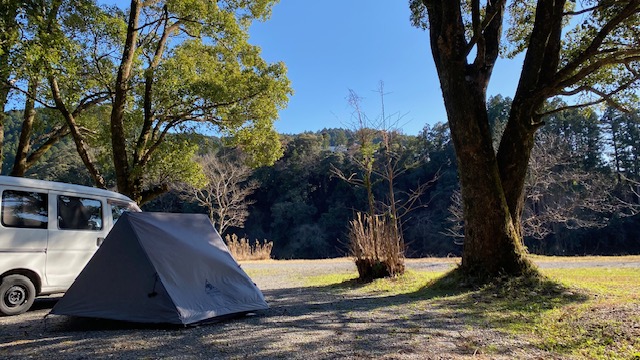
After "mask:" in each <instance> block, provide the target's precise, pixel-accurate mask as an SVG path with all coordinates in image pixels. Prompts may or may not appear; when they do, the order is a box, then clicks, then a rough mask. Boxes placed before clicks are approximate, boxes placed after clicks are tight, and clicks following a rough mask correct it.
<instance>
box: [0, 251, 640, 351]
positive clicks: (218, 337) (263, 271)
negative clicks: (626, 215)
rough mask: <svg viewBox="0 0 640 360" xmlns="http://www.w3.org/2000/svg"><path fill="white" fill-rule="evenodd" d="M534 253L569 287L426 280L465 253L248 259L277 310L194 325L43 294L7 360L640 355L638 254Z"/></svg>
mask: <svg viewBox="0 0 640 360" xmlns="http://www.w3.org/2000/svg"><path fill="white" fill-rule="evenodd" d="M534 260H535V261H536V262H537V263H538V264H539V265H540V267H541V268H542V269H543V272H545V273H549V276H551V277H553V278H554V279H557V281H559V282H561V283H562V284H565V285H566V286H567V287H566V288H562V289H561V290H560V289H558V291H557V292H556V291H555V289H552V291H551V292H549V293H545V291H544V290H541V289H538V288H532V289H531V290H530V291H527V292H526V293H522V292H520V293H519V294H510V293H509V290H510V289H509V288H508V287H507V288H502V289H501V288H485V289H481V290H478V291H467V292H458V293H449V294H447V293H446V292H442V291H438V290H432V289H429V288H428V287H425V285H427V284H428V283H429V281H431V280H432V279H435V278H436V277H438V276H439V275H441V274H443V273H444V272H446V271H447V270H448V269H450V268H452V267H453V266H455V264H456V262H457V261H458V259H419V260H409V261H408V262H407V267H408V269H409V270H410V271H409V272H408V275H407V276H406V277H404V278H402V279H399V280H395V282H394V281H393V280H392V281H390V280H383V281H377V282H374V283H372V284H368V285H362V284H356V283H354V282H353V281H349V279H351V278H353V277H355V266H354V264H353V262H351V261H350V260H349V259H332V260H314V261H311V260H304V261H302V260H291V261H255V262H243V263H242V267H243V268H244V269H245V271H246V272H247V273H248V274H249V276H250V277H251V278H252V279H253V281H254V282H256V284H257V285H258V287H259V288H261V289H262V290H263V293H264V295H265V297H266V299H267V302H268V303H269V305H270V306H271V308H270V309H269V310H263V311H259V312H257V313H256V314H255V315H251V316H247V317H242V318H239V319H234V320H230V321H225V322H222V323H218V324H208V325H201V326H196V327H186V328H185V327H175V326H154V325H139V324H129V323H120V322H114V321H104V320H99V321H98V320H82V319H76V318H70V317H65V316H50V317H48V318H47V319H46V320H44V319H43V318H44V316H45V315H46V314H47V313H48V312H49V311H50V309H51V307H52V306H53V305H54V304H55V301H56V300H55V299H45V300H38V301H37V303H36V305H35V306H34V308H33V309H32V310H31V311H29V312H27V313H26V314H22V315H19V316H14V317H4V318H0V329H1V330H0V358H9V357H11V358H33V359H48V358H57V359H60V360H62V359H92V358H109V359H134V358H135V359H137V358H146V359H203V358H208V359H216V358H217V359H234V358H235V359H240V358H249V359H311V358H313V359H333V358H356V359H360V358H364V359H367V358H371V359H373V358H376V359H377V358H383V359H385V358H386V359H465V358H474V359H477V358H480V359H512V358H519V359H541V358H544V359H550V358H551V359H554V358H555V359H562V358H598V357H602V358H616V356H619V357H618V358H633V356H636V357H637V356H638V355H639V354H640V343H639V342H638V340H637V339H638V338H640V316H639V314H640V298H639V297H638V294H640V288H639V287H640V257H639V256H632V257H605V258H603V257H595V258H570V259H565V258H548V257H535V258H534ZM599 282H600V283H602V284H608V285H607V286H598V283H599ZM576 286H577V287H576ZM578 287H579V288H578ZM580 288H582V289H584V290H581V289H580ZM585 288H586V289H585Z"/></svg>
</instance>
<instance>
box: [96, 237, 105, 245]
mask: <svg viewBox="0 0 640 360" xmlns="http://www.w3.org/2000/svg"><path fill="white" fill-rule="evenodd" d="M103 242H104V238H103V237H99V238H98V240H97V241H96V246H100V245H102V243H103Z"/></svg>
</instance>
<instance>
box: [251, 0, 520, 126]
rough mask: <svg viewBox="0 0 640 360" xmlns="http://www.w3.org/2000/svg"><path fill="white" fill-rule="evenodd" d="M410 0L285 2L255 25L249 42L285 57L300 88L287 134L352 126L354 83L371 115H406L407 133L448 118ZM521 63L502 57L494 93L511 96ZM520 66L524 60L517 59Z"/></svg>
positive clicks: (270, 56) (287, 117)
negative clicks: (379, 90)
mask: <svg viewBox="0 0 640 360" xmlns="http://www.w3.org/2000/svg"><path fill="white" fill-rule="evenodd" d="M409 14H410V11H409V6H408V1H392V0H373V1H372V0H369V1H365V0H325V1H302V0H281V1H280V3H278V4H277V5H276V6H275V7H274V9H273V14H272V17H271V19H270V20H268V21H267V22H265V23H257V24H255V25H253V26H252V27H251V30H250V35H251V42H252V43H253V44H254V45H258V46H260V47H261V48H262V51H263V57H264V58H265V59H266V60H267V61H284V62H285V64H286V65H287V67H288V71H289V73H288V74H289V79H290V80H291V82H292V86H293V89H294V91H295V94H294V95H293V96H292V97H291V99H290V101H289V106H288V108H287V109H285V110H283V111H282V112H281V113H280V120H278V121H277V122H276V128H277V129H278V130H279V131H280V132H284V133H300V132H303V131H317V130H320V129H322V128H324V127H327V128H329V127H351V126H350V124H352V122H353V121H352V119H351V113H352V109H351V108H350V107H349V105H348V103H347V100H346V97H347V96H348V94H349V89H352V90H353V91H355V92H356V93H357V94H358V95H359V96H360V97H362V98H363V100H362V101H363V103H362V104H363V108H364V111H365V113H366V114H367V116H369V117H370V118H375V117H377V116H379V115H380V113H381V111H380V104H381V102H380V97H379V94H378V93H377V92H376V89H377V88H378V84H379V82H380V81H383V82H384V88H385V93H387V95H385V112H386V114H395V116H392V117H391V120H397V119H398V116H401V119H400V121H399V122H398V125H399V126H400V127H401V128H402V130H403V132H404V133H406V134H417V133H418V132H419V131H420V130H422V128H423V127H424V126H425V125H426V124H427V123H428V124H433V123H435V122H438V121H446V114H445V110H444V104H443V101H442V95H441V92H440V84H439V82H438V78H437V75H436V70H435V66H434V64H433V59H432V57H431V51H430V47H429V42H428V40H429V39H428V33H427V32H425V31H422V30H419V29H416V28H414V27H412V26H411V23H410V21H409ZM518 66H519V65H518V63H517V62H514V61H506V60H501V61H500V62H499V63H498V64H497V66H496V72H495V73H494V76H493V80H492V83H491V85H490V87H489V94H498V93H500V94H502V95H504V96H513V93H514V92H515V87H516V84H517V78H518ZM520 66H521V65H520Z"/></svg>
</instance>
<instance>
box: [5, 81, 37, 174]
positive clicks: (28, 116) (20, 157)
mask: <svg viewBox="0 0 640 360" xmlns="http://www.w3.org/2000/svg"><path fill="white" fill-rule="evenodd" d="M37 88H38V81H37V80H36V79H35V78H31V79H30V80H29V90H28V91H29V94H35V93H36V90H37ZM35 117H36V110H35V100H34V99H33V98H32V97H30V96H28V97H27V100H26V101H25V105H24V116H23V119H22V128H21V129H20V138H19V139H18V148H17V149H16V158H15V160H14V162H13V169H12V170H11V174H10V175H11V176H24V173H25V172H26V171H27V156H28V155H29V151H30V149H31V133H32V132H33V121H34V119H35Z"/></svg>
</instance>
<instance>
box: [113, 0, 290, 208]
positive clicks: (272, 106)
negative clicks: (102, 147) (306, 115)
mask: <svg viewBox="0 0 640 360" xmlns="http://www.w3.org/2000/svg"><path fill="white" fill-rule="evenodd" d="M273 4H274V1H272V0H253V1H243V2H212V1H205V0H196V1H184V0H173V1H172V0H167V1H157V2H144V1H141V0H132V1H131V2H130V5H129V14H128V16H127V30H126V35H125V40H124V43H123V44H122V47H121V51H122V57H121V58H120V62H119V67H118V72H117V76H116V80H115V82H114V85H113V91H114V95H113V103H112V106H113V107H112V111H111V115H110V129H109V130H110V138H111V150H112V155H113V163H114V170H115V174H116V183H117V186H118V190H119V191H120V192H122V193H124V194H127V195H129V196H131V197H132V198H133V199H135V200H136V201H138V202H142V203H144V202H145V201H147V200H149V199H150V198H152V197H154V196H156V195H157V194H159V193H162V192H164V191H166V190H167V188H168V186H167V185H168V184H157V185H155V186H145V184H144V181H143V178H142V176H141V174H143V173H144V172H145V168H146V166H147V165H148V164H149V163H150V162H151V161H152V159H153V157H154V156H155V152H156V150H157V149H158V147H159V146H160V144H162V142H163V141H164V140H165V139H166V137H167V134H169V133H170V132H171V131H186V130H190V129H191V130H197V129H198V128H199V127H202V126H210V127H211V128H212V129H215V130H217V131H219V132H220V133H222V134H223V135H225V136H227V137H228V138H230V139H232V140H233V143H234V144H236V145H239V146H241V147H242V148H243V150H244V151H245V153H247V154H248V155H249V156H250V158H251V159H252V160H253V163H252V164H253V165H257V164H272V163H273V162H274V161H275V160H276V159H277V158H278V157H279V156H280V155H281V149H280V143H279V141H278V138H277V134H276V132H275V129H274V127H273V121H274V120H275V119H276V118H277V116H278V110H279V109H281V108H283V107H284V106H285V105H286V103H287V99H288V95H289V94H290V93H291V89H290V87H289V81H288V80H287V78H286V75H285V73H286V69H285V67H284V65H283V64H282V63H276V64H268V63H266V62H265V61H264V60H262V58H261V57H260V50H259V48H258V47H256V46H252V45H250V44H249V43H248V42H247V40H248V28H249V25H250V24H251V22H252V21H254V20H265V19H267V18H268V17H269V15H270V11H271V7H272V6H273ZM132 124H133V125H132ZM129 128H132V129H133V131H132V132H130V133H129V132H128V129H129Z"/></svg>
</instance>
